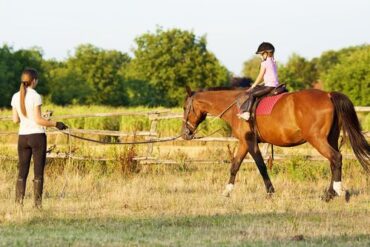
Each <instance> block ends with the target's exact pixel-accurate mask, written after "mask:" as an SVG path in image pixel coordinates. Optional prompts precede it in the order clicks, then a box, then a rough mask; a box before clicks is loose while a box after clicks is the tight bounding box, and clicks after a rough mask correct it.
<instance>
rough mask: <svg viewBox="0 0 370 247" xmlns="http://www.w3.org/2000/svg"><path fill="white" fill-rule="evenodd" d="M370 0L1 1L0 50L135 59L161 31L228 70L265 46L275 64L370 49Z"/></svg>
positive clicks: (49, 55) (48, 55)
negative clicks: (189, 36) (188, 39)
mask: <svg viewBox="0 0 370 247" xmlns="http://www.w3.org/2000/svg"><path fill="white" fill-rule="evenodd" d="M369 13H370V1H369V0H352V1H348V0H227V1H226V0H104V1H102V0H100V1H99V0H63V1H55V0H32V1H30V0H0V45H3V44H8V45H10V46H12V47H13V48H14V49H21V48H26V49H27V48H31V47H35V46H37V47H41V48H42V50H43V54H44V58H47V59H49V58H55V59H58V60H63V59H66V58H67V57H68V55H69V54H73V51H74V48H75V47H77V46H78V45H80V44H84V43H91V44H93V45H95V46H98V47H100V48H103V49H115V50H120V51H122V52H128V53H129V54H130V55H132V52H131V51H132V49H133V47H134V45H135V42H134V40H135V38H136V37H138V36H140V35H141V34H143V33H146V32H154V31H155V30H156V28H157V27H158V26H160V27H162V28H164V29H168V28H180V29H184V30H190V31H193V32H194V33H195V34H196V35H198V36H202V35H206V37H207V41H208V46H207V47H208V49H209V50H210V51H212V52H213V53H214V54H215V55H216V57H217V58H218V59H219V60H220V61H221V63H222V64H223V65H225V66H226V67H227V68H228V69H229V70H230V71H232V72H233V73H235V74H236V75H238V74H241V70H242V65H243V62H244V61H246V60H248V59H249V58H251V57H252V56H253V54H254V52H255V50H256V49H257V47H258V45H259V44H260V43H261V42H263V41H269V42H271V43H273V44H274V46H275V48H276V54H275V55H276V59H277V60H278V61H280V62H286V61H287V60H288V58H289V56H291V55H292V54H293V53H297V54H299V55H301V56H304V57H306V58H307V59H311V58H313V57H317V56H320V54H321V53H322V52H323V51H326V50H330V49H333V50H337V49H341V48H344V47H348V46H353V45H361V44H369V43H370V14H369Z"/></svg>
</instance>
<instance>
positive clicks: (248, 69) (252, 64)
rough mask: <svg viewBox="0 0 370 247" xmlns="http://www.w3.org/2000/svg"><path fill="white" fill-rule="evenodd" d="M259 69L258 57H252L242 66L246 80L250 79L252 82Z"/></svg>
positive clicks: (259, 59) (259, 61)
mask: <svg viewBox="0 0 370 247" xmlns="http://www.w3.org/2000/svg"><path fill="white" fill-rule="evenodd" d="M260 67H261V58H260V57H259V56H253V57H252V58H250V59H248V60H247V61H245V62H244V64H243V72H242V73H243V75H244V76H245V77H247V78H251V79H252V80H253V81H254V80H256V78H257V76H258V73H259V71H260Z"/></svg>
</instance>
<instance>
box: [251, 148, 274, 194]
mask: <svg viewBox="0 0 370 247" xmlns="http://www.w3.org/2000/svg"><path fill="white" fill-rule="evenodd" d="M248 151H249V153H250V154H251V156H252V158H253V159H254V161H255V162H256V165H257V168H258V170H259V172H260V174H261V176H262V178H263V182H264V183H265V187H266V191H267V193H269V194H270V193H274V192H275V190H274V186H272V183H271V180H270V177H269V175H268V173H267V168H266V165H265V161H264V160H263V157H262V155H261V151H260V149H259V147H258V145H257V144H254V143H249V150H248Z"/></svg>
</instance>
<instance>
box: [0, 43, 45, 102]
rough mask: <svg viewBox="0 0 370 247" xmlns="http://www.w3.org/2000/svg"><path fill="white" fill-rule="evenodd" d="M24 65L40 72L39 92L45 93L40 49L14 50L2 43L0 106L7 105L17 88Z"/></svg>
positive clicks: (0, 55) (0, 52)
mask: <svg viewBox="0 0 370 247" xmlns="http://www.w3.org/2000/svg"><path fill="white" fill-rule="evenodd" d="M26 67H33V68H35V69H37V70H38V71H39V72H40V83H39V86H38V89H39V92H41V93H43V94H45V93H47V85H46V84H45V83H44V82H45V80H44V79H45V77H44V76H43V68H42V51H41V49H39V48H32V49H29V50H24V49H21V50H18V51H14V50H13V48H12V47H10V46H8V45H3V47H1V48H0V95H1V97H0V106H9V105H10V101H11V98H12V96H13V94H14V93H15V92H17V91H18V90H19V86H20V76H21V73H22V71H23V69H25V68H26Z"/></svg>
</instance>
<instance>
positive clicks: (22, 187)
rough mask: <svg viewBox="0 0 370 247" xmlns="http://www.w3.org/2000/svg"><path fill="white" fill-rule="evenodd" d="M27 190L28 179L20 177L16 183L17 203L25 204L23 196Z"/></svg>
mask: <svg viewBox="0 0 370 247" xmlns="http://www.w3.org/2000/svg"><path fill="white" fill-rule="evenodd" d="M25 191H26V180H24V179H22V178H18V180H17V183H16V185H15V203H17V204H19V205H21V206H23V198H24V194H25Z"/></svg>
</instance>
